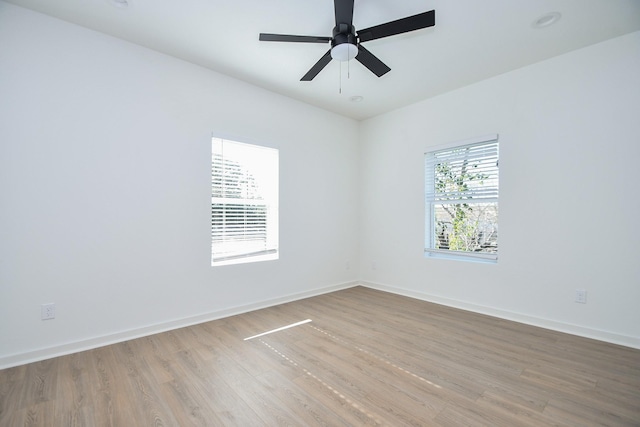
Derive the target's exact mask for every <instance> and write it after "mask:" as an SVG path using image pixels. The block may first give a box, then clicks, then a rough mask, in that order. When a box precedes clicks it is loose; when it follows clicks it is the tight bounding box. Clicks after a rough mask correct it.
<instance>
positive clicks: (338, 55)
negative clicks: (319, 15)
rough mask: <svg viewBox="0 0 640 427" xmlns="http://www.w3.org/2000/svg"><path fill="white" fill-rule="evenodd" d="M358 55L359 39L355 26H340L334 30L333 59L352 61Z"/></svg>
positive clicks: (332, 40)
mask: <svg viewBox="0 0 640 427" xmlns="http://www.w3.org/2000/svg"><path fill="white" fill-rule="evenodd" d="M357 55H358V37H357V36H356V29H355V28H354V27H353V25H349V24H338V25H336V26H335V28H334V29H333V38H332V39H331V57H332V58H333V59H335V60H337V61H341V62H344V61H350V60H352V59H353V58H355V57H356V56H357Z"/></svg>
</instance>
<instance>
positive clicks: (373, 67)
mask: <svg viewBox="0 0 640 427" xmlns="http://www.w3.org/2000/svg"><path fill="white" fill-rule="evenodd" d="M353 3H354V0H334V10H335V22H336V25H335V27H334V28H333V37H322V36H298V35H289V34H270V33H260V37H259V39H260V40H261V41H272V42H297V43H327V42H331V49H329V51H327V52H326V53H325V54H324V55H323V56H322V57H321V58H320V60H318V62H316V64H315V65H314V66H313V67H311V69H310V70H309V71H308V72H307V74H305V75H304V76H302V78H301V79H300V80H302V81H311V80H313V78H314V77H315V76H317V75H318V73H320V71H322V69H323V68H324V67H326V66H327V64H329V62H331V60H332V59H335V60H337V61H341V62H344V61H350V60H352V59H354V58H355V59H356V60H357V61H358V62H360V63H361V64H362V65H364V66H365V67H366V68H367V69H369V71H371V72H372V73H374V74H375V75H376V76H378V77H382V76H383V75H385V74H386V73H388V72H389V71H391V68H389V67H388V66H387V65H386V64H384V63H383V62H382V61H380V60H379V59H378V58H377V57H376V56H375V55H374V54H372V53H371V52H369V51H368V50H367V49H365V48H364V46H362V43H363V42H366V41H370V40H375V39H380V38H383V37H389V36H394V35H397V34H402V33H408V32H410V31H415V30H420V29H422V28H427V27H432V26H434V25H435V10H431V11H429V12H424V13H419V14H417V15H413V16H408V17H406V18H402V19H398V20H395V21H390V22H387V23H384V24H380V25H376V26H374V27H370V28H365V29H363V30H360V31H356V29H355V27H354V26H353Z"/></svg>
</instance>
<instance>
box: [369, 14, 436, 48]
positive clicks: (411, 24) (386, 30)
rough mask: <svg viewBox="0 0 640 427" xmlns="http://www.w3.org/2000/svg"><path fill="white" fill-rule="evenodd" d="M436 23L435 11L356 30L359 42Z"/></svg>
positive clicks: (431, 25)
mask: <svg viewBox="0 0 640 427" xmlns="http://www.w3.org/2000/svg"><path fill="white" fill-rule="evenodd" d="M435 24H436V11H435V10H430V11H429V12H424V13H419V14H417V15H413V16H408V17H406V18H402V19H398V20H396V21H391V22H387V23H386V24H380V25H376V26H374V27H369V28H365V29H364V30H360V31H358V37H359V38H360V42H366V41H369V40H375V39H381V38H383V37H389V36H395V35H396V34H402V33H408V32H409V31H415V30H420V29H422V28H427V27H433V26H434V25H435Z"/></svg>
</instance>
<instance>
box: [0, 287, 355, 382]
mask: <svg viewBox="0 0 640 427" xmlns="http://www.w3.org/2000/svg"><path fill="white" fill-rule="evenodd" d="M358 285H359V283H358V282H348V283H342V284H339V285H333V286H326V287H323V288H317V289H312V290H310V291H305V292H300V293H295V294H290V295H286V296H283V297H278V298H273V299H269V300H264V301H260V302H256V303H251V304H246V305H241V306H237V307H232V308H228V309H223V310H218V311H214V312H210V313H203V314H199V315H196V316H190V317H185V318H182V319H174V320H170V321H167V322H162V323H156V324H153V325H148V326H143V327H141V328H134V329H129V330H126V331H121V332H116V333H113V334H109V335H103V336H99V337H94V338H89V339H86V340H81V341H74V342H70V343H66V344H61V345H56V346H53V347H47V348H41V349H38V350H33V351H28V352H25V353H18V354H13V355H9V356H3V357H0V369H6V368H11V367H13V366H19V365H24V364H26V363H32V362H38V361H41V360H46V359H51V358H53V357H58V356H64V355H67V354H72V353H77V352H80V351H85V350H91V349H94V348H98V347H103V346H105V345H110V344H116V343H119V342H123V341H128V340H132V339H136V338H141V337H145V336H149V335H153V334H157V333H161V332H166V331H170V330H173V329H179V328H184V327H186V326H191V325H197V324H199V323H204V322H210V321H212V320H217V319H222V318H224V317H230V316H235V315H237V314H242V313H247V312H249V311H254V310H259V309H261V308H267V307H272V306H274V305H278V304H284V303H288V302H292V301H297V300H301V299H304V298H309V297H314V296H317V295H322V294H326V293H329V292H335V291H339V290H342V289H348V288H352V287H354V286H358Z"/></svg>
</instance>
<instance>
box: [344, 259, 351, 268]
mask: <svg viewBox="0 0 640 427" xmlns="http://www.w3.org/2000/svg"><path fill="white" fill-rule="evenodd" d="M344 268H345V270H351V262H349V261H346V262H345V263H344Z"/></svg>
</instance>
